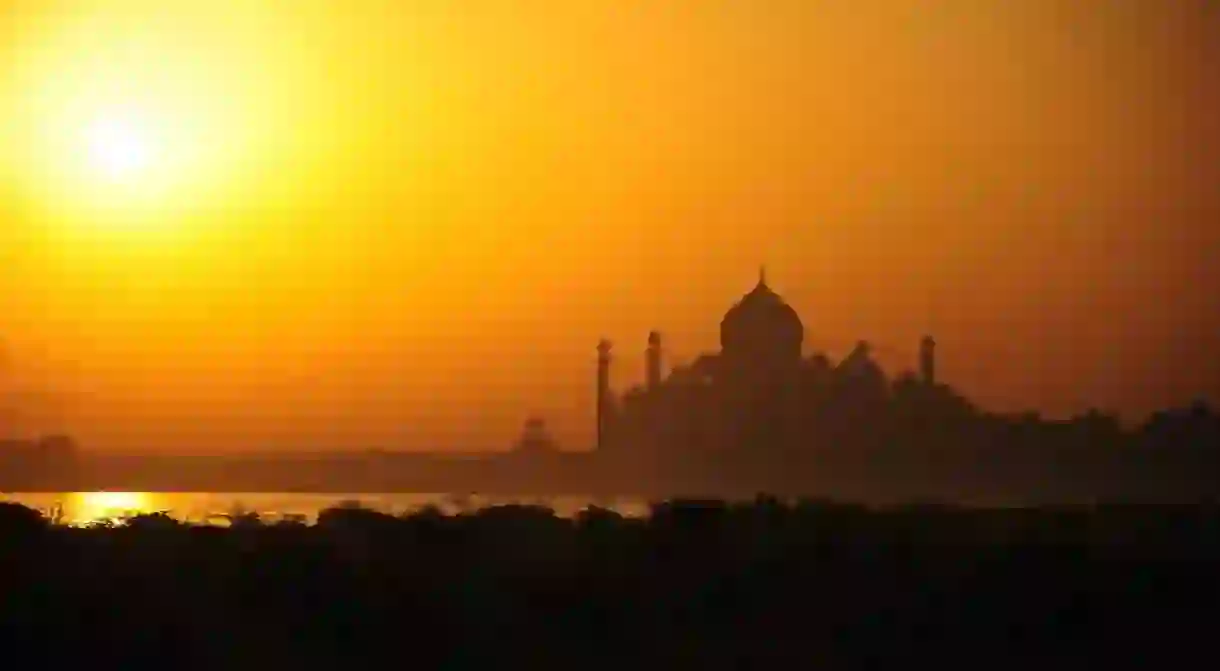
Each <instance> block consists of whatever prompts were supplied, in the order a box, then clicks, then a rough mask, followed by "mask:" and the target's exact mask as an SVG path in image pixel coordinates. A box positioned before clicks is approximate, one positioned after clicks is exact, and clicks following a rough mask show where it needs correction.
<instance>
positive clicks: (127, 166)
mask: <svg viewBox="0 0 1220 671" xmlns="http://www.w3.org/2000/svg"><path fill="white" fill-rule="evenodd" d="M85 148H86V151H87V155H88V159H89V164H90V166H91V167H92V168H93V169H94V170H96V171H97V172H98V173H99V174H100V175H101V176H102V177H104V178H106V179H108V180H112V181H121V182H130V181H133V180H136V179H137V178H139V177H140V176H142V175H145V174H147V172H148V171H149V169H150V168H151V163H152V157H153V146H152V143H151V138H150V137H149V133H148V131H147V129H144V128H141V127H140V124H138V123H137V122H136V121H135V120H132V119H122V118H112V117H105V118H100V119H97V120H95V121H93V123H91V124H90V125H89V126H88V127H87V129H86V131H85Z"/></svg>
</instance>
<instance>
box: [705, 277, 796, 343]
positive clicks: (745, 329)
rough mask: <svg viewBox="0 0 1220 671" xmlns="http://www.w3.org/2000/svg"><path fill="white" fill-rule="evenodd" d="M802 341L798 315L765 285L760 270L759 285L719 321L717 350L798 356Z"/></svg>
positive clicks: (764, 278) (765, 279)
mask: <svg viewBox="0 0 1220 671" xmlns="http://www.w3.org/2000/svg"><path fill="white" fill-rule="evenodd" d="M804 340H805V326H804V325H803V324H802V323H801V318H800V315H798V314H797V313H796V310H794V309H792V306H790V305H788V304H787V303H785V302H784V299H783V298H781V297H780V296H779V294H777V293H775V292H774V291H772V290H771V287H769V286H767V278H766V274H765V272H762V271H760V272H759V274H758V284H756V285H755V286H754V288H753V289H752V290H750V293H748V294H746V295H745V296H743V297H742V298H741V300H739V301H737V303H736V304H734V305H733V307H731V308H729V311H728V312H726V313H725V315H724V318H723V319H721V320H720V349H721V350H722V351H723V352H724V353H725V354H728V355H730V356H732V355H734V354H741V355H744V356H750V357H755V356H762V357H774V356H780V357H783V358H792V359H800V356H801V345H802V343H803V342H804Z"/></svg>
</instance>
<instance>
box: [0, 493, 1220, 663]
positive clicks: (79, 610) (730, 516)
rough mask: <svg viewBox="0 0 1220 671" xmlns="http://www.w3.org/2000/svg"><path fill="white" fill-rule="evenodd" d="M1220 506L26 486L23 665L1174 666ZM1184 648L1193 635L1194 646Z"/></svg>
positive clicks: (1199, 636)
mask: <svg viewBox="0 0 1220 671" xmlns="http://www.w3.org/2000/svg"><path fill="white" fill-rule="evenodd" d="M1218 560H1220V508H1217V507H1215V506H1189V507H1188V506H1183V507H1163V508H1152V507H1100V508H1090V509H1060V510H1037V511H1035V510H1016V511H969V510H954V509H948V508H930V507H929V508H915V507H911V508H905V509H900V510H888V511H868V510H865V509H863V508H855V507H850V506H840V505H833V504H826V503H807V504H801V505H797V506H783V505H779V504H777V503H774V502H769V501H765V500H760V501H759V502H757V503H754V504H751V505H740V506H724V505H721V504H716V503H703V504H698V503H694V502H688V503H673V504H665V505H660V506H657V507H656V508H655V509H654V512H653V515H652V516H651V518H649V519H644V520H631V519H623V518H620V517H618V516H617V515H615V514H613V513H610V512H607V511H598V510H592V511H587V512H586V513H585V514H582V515H581V516H579V517H578V518H576V519H575V520H566V519H562V518H558V517H555V516H553V515H552V514H551V512H550V511H549V510H545V509H538V508H528V507H503V508H493V509H488V510H484V511H482V512H478V513H470V514H464V515H460V516H456V517H445V516H442V515H440V514H439V513H437V512H435V511H425V512H421V513H417V514H414V515H412V516H410V517H402V518H396V517H389V516H385V515H381V514H378V513H374V512H371V511H366V510H361V509H356V508H343V507H340V508H335V509H331V510H329V511H326V512H324V513H323V514H322V516H321V517H320V518H319V522H318V524H317V526H315V527H306V526H300V525H295V524H278V525H274V526H264V525H261V524H259V523H258V521H257V520H256V519H253V518H244V519H237V520H235V521H234V525H233V526H232V527H230V528H227V529H226V528H215V527H211V528H209V527H189V526H183V525H179V524H177V523H175V522H174V521H172V520H170V519H168V518H164V517H160V516H147V517H142V518H136V519H134V520H132V521H131V523H130V524H128V525H126V526H122V527H118V528H89V529H74V528H66V527H57V526H53V525H50V524H48V523H47V522H46V521H45V520H43V519H42V518H41V517H39V516H38V515H37V514H36V513H35V512H33V511H31V510H29V509H26V508H22V507H20V506H16V505H13V504H0V564H2V566H0V653H2V654H3V655H4V657H5V661H4V668H25V667H28V668H35V667H36V668H65V669H70V668H89V669H99V668H157V669H285V670H294V669H332V670H338V669H353V670H355V669H361V668H475V669H493V668H523V669H524V668H535V669H536V668H556V669H568V670H572V671H576V670H580V669H614V670H615V671H625V670H626V669H631V668H641V667H642V668H658V669H664V668H691V669H728V668H776V669H778V668H794V669H795V668H802V669H846V668H851V669H857V668H859V669H863V668H868V669H874V668H933V669H950V668H972V669H977V668H987V669H1023V670H1028V669H1048V668H1050V669H1074V670H1076V669H1083V668H1106V667H1122V668H1130V667H1132V666H1135V667H1144V668H1162V667H1165V668H1174V667H1178V666H1180V665H1182V664H1186V663H1188V660H1191V659H1194V660H1197V661H1196V662H1195V663H1196V664H1197V663H1200V662H1202V663H1203V664H1205V665H1208V666H1210V664H1211V663H1212V662H1213V661H1214V659H1215V652H1216V644H1215V639H1214V636H1215V634H1214V632H1215V617H1216V614H1217V608H1218V607H1220V598H1218V597H1220V573H1218V571H1217V569H1220V561H1218ZM1178 660H1181V661H1178Z"/></svg>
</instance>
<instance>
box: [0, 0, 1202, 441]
mask: <svg viewBox="0 0 1220 671" xmlns="http://www.w3.org/2000/svg"><path fill="white" fill-rule="evenodd" d="M1216 81H1220V5H1218V4H1217V3H1213V2H1204V1H1203V0H1197V1H1194V2H1173V1H1170V0H1157V1H1156V2H1149V1H1146V0H1114V1H1112V2H1095V3H1094V2H1070V1H1068V0H1062V1H1057V2H1052V1H1050V0H1045V1H1044V0H1021V1H1020V2H1010V1H1001V0H994V1H990V0H945V1H942V2H935V3H915V2H900V1H898V0H850V1H849V0H842V1H831V0H770V1H763V0H703V1H701V2H693V1H687V2H679V1H677V0H671V1H661V0H647V1H644V0H634V1H631V0H616V1H613V2H612V1H610V0H605V1H601V2H592V1H590V2H581V3H576V2H573V3H560V2H554V1H553V0H535V1H527V0H522V1H519V2H509V1H507V0H504V1H500V2H492V1H490V0H468V1H465V2H460V3H456V2H441V1H440V0H433V1H430V2H423V1H419V2H412V1H406V0H398V1H393V2H391V1H390V0H385V1H380V2H372V1H368V0H344V1H342V2H338V1H336V2H326V3H323V2H314V1H302V0H296V1H294V2H292V3H281V2H255V1H253V0H240V1H238V0H208V1H207V2H202V1H201V2H187V1H180V2H132V1H125V0H111V1H109V2H106V3H86V2H67V1H55V0H16V1H14V0H0V338H2V340H3V343H4V347H5V354H6V359H4V360H5V361H7V363H6V364H4V365H3V366H0V377H2V379H0V387H3V388H6V389H8V390H9V393H8V397H7V401H6V402H7V403H8V404H9V405H10V406H11V405H12V404H13V403H14V402H15V401H18V400H19V401H20V410H21V411H22V413H21V414H20V415H13V414H12V412H11V410H12V408H11V407H10V408H9V410H10V412H9V413H8V414H7V415H6V416H3V417H0V421H8V420H11V421H15V422H17V424H16V426H15V428H14V429H13V430H14V431H34V430H43V429H68V430H71V431H72V432H73V433H75V434H77V435H79V437H80V438H81V440H82V442H83V443H84V445H85V446H86V447H93V448H123V449H141V450H144V449H182V450H195V451H198V450H205V449H208V450H210V449H213V448H220V447H230V448H262V447H268V448H278V447H290V446H302V447H311V448H312V447H328V446H352V447H365V446H386V447H390V446H397V445H409V446H414V447H424V446H429V445H436V446H442V447H452V448H460V447H471V448H473V447H499V446H504V445H506V444H507V443H508V442H509V441H510V440H511V439H512V438H513V436H514V434H515V433H516V432H517V429H518V428H519V426H520V424H521V422H522V421H523V419H524V418H525V416H526V415H527V414H528V413H532V412H537V413H541V414H543V415H545V416H546V417H548V418H549V419H550V420H551V423H552V425H553V426H554V430H555V433H556V434H557V436H558V438H559V439H560V440H561V442H563V443H565V444H568V445H571V446H574V447H576V446H584V445H587V444H588V442H589V441H590V439H591V434H592V414H593V411H592V396H593V375H594V363H595V349H594V348H595V345H596V342H597V339H598V338H599V337H601V336H603V335H605V336H607V337H609V338H611V339H612V340H613V341H614V342H615V344H616V352H617V355H618V359H617V361H616V368H615V370H614V376H615V384H616V385H617V386H619V387H620V388H623V387H625V386H627V385H628V384H634V383H636V382H638V381H639V380H640V378H641V377H642V370H643V355H642V352H643V348H644V345H645V338H646V335H647V331H648V330H649V329H650V328H658V329H660V330H661V331H662V332H663V333H664V334H665V337H666V346H667V348H668V351H669V353H670V356H671V358H674V359H679V360H681V359H686V360H689V359H691V358H693V357H694V356H695V355H697V354H698V353H699V352H701V351H706V350H709V349H713V348H714V347H715V346H716V341H717V328H718V323H719V320H720V317H721V315H722V314H723V312H724V310H725V309H726V308H728V307H729V305H731V304H732V302H733V301H735V300H736V299H737V298H738V297H739V296H740V295H741V294H743V293H744V292H746V291H748V290H749V289H750V287H751V286H752V284H753V283H754V281H755V278H756V274H757V268H758V265H759V264H760V263H766V264H767V268H768V277H769V280H770V283H771V284H772V286H773V287H774V288H775V289H776V290H777V291H779V292H781V293H782V294H783V295H784V296H785V297H786V298H787V299H788V300H789V302H791V303H792V304H793V306H794V307H796V308H797V310H798V311H799V312H800V313H801V315H802V317H803V319H804V321H805V326H806V333H807V346H808V348H809V349H810V350H825V351H828V352H829V353H830V354H831V355H832V356H835V357H838V356H842V355H843V354H845V353H846V351H847V349H848V348H849V347H850V346H851V344H852V343H853V342H854V341H855V340H856V339H858V338H866V339H868V340H870V341H872V342H874V343H875V344H876V346H877V347H878V348H879V349H880V351H881V353H880V358H881V359H882V361H883V363H884V364H885V365H886V366H887V367H888V368H890V369H891V370H895V371H896V370H898V369H901V368H904V367H908V366H911V365H912V364H913V363H914V359H915V354H916V344H917V342H918V338H919V337H920V336H921V335H922V334H924V333H932V334H934V335H935V336H936V337H937V339H938V341H939V342H940V343H941V349H940V352H941V354H942V364H941V370H942V371H943V373H942V375H943V376H944V377H945V378H946V379H947V380H948V381H949V382H951V383H952V384H954V385H955V386H957V387H959V388H960V389H961V390H963V391H964V392H965V393H967V394H968V395H970V396H972V397H974V398H976V399H977V400H979V401H980V402H982V403H983V404H984V405H987V406H991V407H994V408H996V409H1022V408H1027V407H1029V408H1039V409H1041V410H1043V411H1044V412H1047V413H1049V414H1063V413H1068V412H1072V411H1076V410H1080V409H1083V408H1086V407H1088V406H1090V405H1096V406H1100V407H1103V408H1113V409H1117V410H1121V411H1123V412H1124V413H1130V414H1133V415H1134V414H1141V413H1144V412H1146V411H1147V410H1149V409H1150V408H1152V407H1154V406H1156V405H1160V404H1167V403H1177V402H1183V401H1186V400H1189V399H1190V398H1192V397H1194V396H1196V395H1200V394H1204V393H1207V394H1213V395H1215V394H1218V393H1220V348H1218V347H1217V345H1218V344H1220V269H1218V268H1217V265H1218V264H1217V263H1216V262H1215V259H1216V258H1217V257H1218V254H1220V93H1218V91H1220V89H1217V88H1216V86H1215V82H1216ZM99 128H101V129H103V131H99V130H98V129H99ZM115 128H117V129H119V130H117V131H114V132H112V133H111V134H110V135H106V134H105V133H106V132H110V131H105V129H115ZM99 132H102V135H101V136H99ZM112 136H114V137H117V138H118V140H115V141H114V143H112V144H117V148H115V147H111V145H110V144H106V142H103V143H102V144H103V145H104V146H103V147H102V148H101V149H100V150H99V148H98V138H99V137H103V139H105V138H110V137H112ZM99 151H100V155H99ZM124 152H126V153H124ZM137 158H138V159H139V160H136V159H137ZM124 161H127V163H130V164H131V165H127V163H124ZM124 166H126V167H124ZM120 168H122V169H121V170H120ZM128 168H129V169H128ZM18 392H21V393H23V394H24V395H23V396H19V397H14V394H17V393H18ZM35 392H38V393H41V395H39V396H35V395H34V394H35ZM6 417H7V419H6ZM0 432H3V428H2V427H0Z"/></svg>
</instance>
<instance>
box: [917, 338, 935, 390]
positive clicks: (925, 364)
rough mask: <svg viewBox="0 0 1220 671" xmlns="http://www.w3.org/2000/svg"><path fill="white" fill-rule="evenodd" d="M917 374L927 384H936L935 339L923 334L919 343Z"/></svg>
mask: <svg viewBox="0 0 1220 671" xmlns="http://www.w3.org/2000/svg"><path fill="white" fill-rule="evenodd" d="M919 376H920V379H921V381H922V382H923V383H924V384H926V385H928V386H932V385H935V384H936V340H934V339H933V338H932V336H924V337H923V340H922V341H920V343H919Z"/></svg>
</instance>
